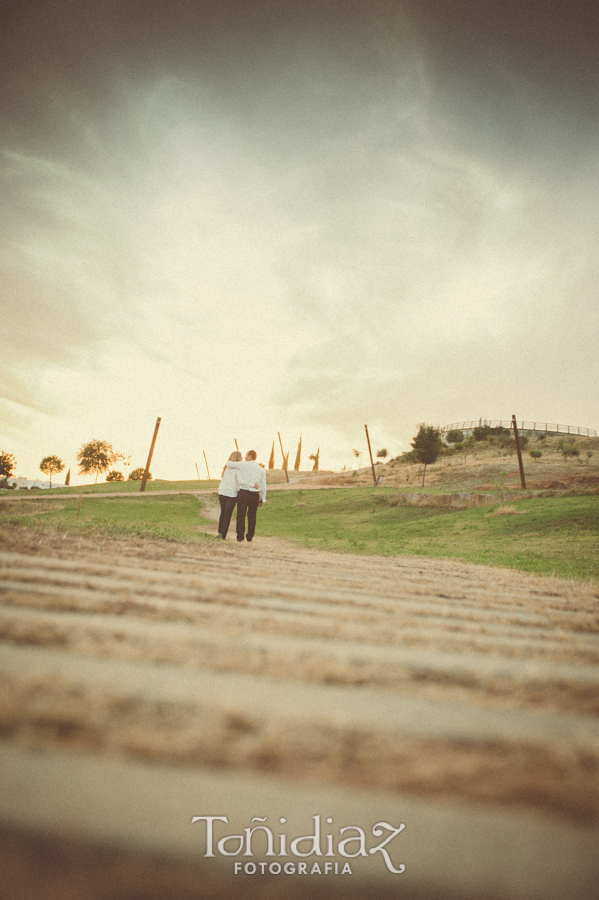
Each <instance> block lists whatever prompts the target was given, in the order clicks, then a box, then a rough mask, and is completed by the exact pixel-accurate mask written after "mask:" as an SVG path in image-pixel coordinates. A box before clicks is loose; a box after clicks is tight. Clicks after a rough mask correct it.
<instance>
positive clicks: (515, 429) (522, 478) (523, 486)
mask: <svg viewBox="0 0 599 900" xmlns="http://www.w3.org/2000/svg"><path fill="white" fill-rule="evenodd" d="M512 428H513V429H514V439H515V441H516V453H517V454H518V467H519V469H520V484H521V485H522V490H523V491H525V490H526V478H525V477H524V466H523V464H522V451H521V450H520V438H519V436H518V426H517V425H516V416H512Z"/></svg>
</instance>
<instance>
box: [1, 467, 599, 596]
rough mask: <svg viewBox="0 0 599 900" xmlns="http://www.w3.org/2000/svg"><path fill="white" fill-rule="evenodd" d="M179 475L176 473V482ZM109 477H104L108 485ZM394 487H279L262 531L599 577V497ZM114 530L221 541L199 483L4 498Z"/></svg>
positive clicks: (264, 513)
mask: <svg viewBox="0 0 599 900" xmlns="http://www.w3.org/2000/svg"><path fill="white" fill-rule="evenodd" d="M171 484H172V483H171ZM104 487H105V485H98V488H104ZM395 496H396V494H395V492H394V491H392V490H391V489H385V488H376V489H373V488H371V487H370V488H367V487H355V488H352V489H349V490H348V489H339V490H336V489H330V490H322V491H319V490H306V491H302V490H301V489H298V490H291V491H272V492H271V493H269V495H268V502H267V503H266V504H265V506H263V507H262V508H261V509H260V510H259V512H258V528H257V535H258V537H260V536H261V535H265V536H273V537H282V538H286V539H288V540H291V541H294V542H296V543H298V544H303V545H305V546H310V547H320V548H322V549H326V550H335V551H338V552H342V553H366V554H379V555H383V556H390V555H396V554H408V555H419V556H431V557H450V558H453V559H460V560H464V561H468V562H473V563H479V564H485V565H492V566H506V567H508V568H513V569H518V570H520V571H525V572H533V573H535V574H538V575H558V576H562V577H566V578H585V579H588V578H599V497H597V496H570V497H552V498H534V499H529V500H516V501H510V506H511V507H512V508H513V509H514V510H515V513H514V514H508V515H497V506H484V507H481V508H478V509H461V510H456V509H443V508H436V507H432V506H431V507H426V506H419V507H409V506H395V505H392V504H393V501H394V497H395ZM10 523H13V524H15V525H29V526H32V527H36V528H52V529H59V530H64V531H74V532H80V533H84V534H89V533H97V534H101V535H103V536H112V537H148V538H158V539H166V540H173V541H192V542H197V541H216V540H218V539H217V538H216V537H215V536H214V534H206V530H208V531H212V532H213V531H214V524H213V523H212V522H210V521H209V520H208V519H206V518H204V517H203V516H202V500H201V498H200V497H198V496H196V495H194V494H190V493H187V494H185V493H179V494H172V495H171V494H166V495H154V496H152V494H151V493H147V494H145V495H144V496H143V497H138V498H136V499H134V498H133V497H127V496H122V495H121V496H119V494H118V492H115V495H114V497H94V496H93V495H91V496H88V495H86V496H85V497H72V498H69V497H68V496H64V495H63V496H56V495H53V496H52V497H51V498H48V497H44V498H39V499H34V498H31V499H25V500H19V499H18V497H14V498H13V497H11V498H10V499H8V500H0V524H10Z"/></svg>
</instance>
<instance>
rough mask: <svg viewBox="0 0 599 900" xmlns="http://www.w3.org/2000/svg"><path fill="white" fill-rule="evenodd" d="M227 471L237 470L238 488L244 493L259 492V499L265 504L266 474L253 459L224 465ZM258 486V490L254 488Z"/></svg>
mask: <svg viewBox="0 0 599 900" xmlns="http://www.w3.org/2000/svg"><path fill="white" fill-rule="evenodd" d="M225 465H226V467H227V468H228V469H237V483H238V484H239V488H240V489H241V490H244V491H255V492H256V493H258V490H259V491H260V499H261V500H262V502H263V503H266V472H265V471H264V469H263V468H262V466H261V465H259V463H257V462H256V460H255V459H245V460H242V461H241V462H231V461H229V462H227V463H225ZM255 484H259V485H260V488H259V489H257V488H255V487H254V485H255Z"/></svg>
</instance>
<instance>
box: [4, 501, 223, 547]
mask: <svg viewBox="0 0 599 900" xmlns="http://www.w3.org/2000/svg"><path fill="white" fill-rule="evenodd" d="M201 509H202V505H201V503H200V501H199V500H198V498H197V497H195V496H193V495H192V494H172V495H163V496H157V497H156V496H154V497H152V496H151V495H147V496H143V497H140V498H139V499H137V498H136V499H133V498H126V497H119V496H118V495H117V496H115V497H114V498H112V497H110V498H109V497H97V498H96V497H93V496H90V497H88V496H86V497H80V498H72V499H68V498H66V497H64V496H63V497H61V498H56V499H55V498H54V494H53V495H52V499H49V498H48V499H46V498H45V497H44V498H40V499H39V500H29V499H28V500H21V501H19V500H18V499H16V498H15V499H14V500H12V499H11V500H8V501H5V502H1V501H0V525H1V524H14V525H25V526H29V527H33V528H46V529H52V530H57V531H65V532H76V533H78V534H88V535H89V534H97V535H98V536H103V537H118V538H127V537H147V538H154V539H161V540H170V541H206V540H210V541H211V540H216V538H215V537H214V536H211V535H207V534H206V533H205V531H204V529H205V528H207V527H209V526H210V525H211V524H212V523H211V522H209V520H207V519H204V518H203V517H202V515H201Z"/></svg>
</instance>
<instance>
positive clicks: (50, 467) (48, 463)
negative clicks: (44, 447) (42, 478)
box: [40, 456, 64, 485]
mask: <svg viewBox="0 0 599 900" xmlns="http://www.w3.org/2000/svg"><path fill="white" fill-rule="evenodd" d="M63 471H64V463H63V461H62V459H59V458H58V456H44V458H43V459H42V461H41V463H40V472H43V473H44V475H49V476H50V485H52V476H53V475H58V474H59V473H60V472H63Z"/></svg>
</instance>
